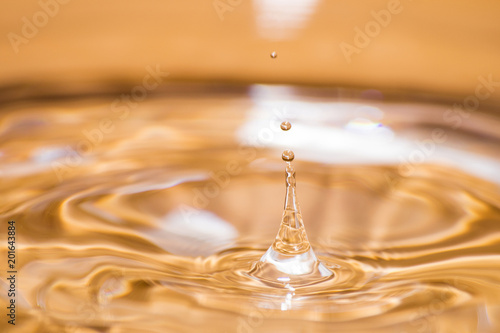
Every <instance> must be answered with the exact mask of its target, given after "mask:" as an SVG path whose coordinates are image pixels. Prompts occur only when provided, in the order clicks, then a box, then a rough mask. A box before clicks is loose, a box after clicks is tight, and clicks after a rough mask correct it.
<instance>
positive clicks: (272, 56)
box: [271, 51, 278, 59]
mask: <svg viewBox="0 0 500 333" xmlns="http://www.w3.org/2000/svg"><path fill="white" fill-rule="evenodd" d="M277 56H278V53H276V51H273V52H271V58H273V59H276V57H277Z"/></svg>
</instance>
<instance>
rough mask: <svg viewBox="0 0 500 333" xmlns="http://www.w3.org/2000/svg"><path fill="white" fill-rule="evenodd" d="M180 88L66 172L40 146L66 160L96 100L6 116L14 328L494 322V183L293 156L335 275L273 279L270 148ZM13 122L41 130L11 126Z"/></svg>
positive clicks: (5, 188)
mask: <svg viewBox="0 0 500 333" xmlns="http://www.w3.org/2000/svg"><path fill="white" fill-rule="evenodd" d="M185 103H186V101H182V102H179V103H178V104H176V102H175V100H174V101H170V104H169V105H173V106H176V107H177V109H176V110H177V111H172V112H171V113H164V112H162V110H163V109H162V104H161V103H160V102H151V104H149V105H147V107H145V110H144V113H142V114H141V119H142V123H141V126H140V127H137V126H136V123H134V122H133V121H130V122H127V121H125V122H124V123H122V124H121V125H118V124H117V128H116V131H115V132H113V133H112V135H110V136H109V137H107V138H106V139H105V140H103V142H102V143H101V144H100V145H98V146H95V147H94V149H93V150H92V152H89V153H86V154H83V155H82V156H80V157H81V159H80V160H79V162H78V163H77V162H76V161H73V162H74V164H72V166H70V167H68V169H57V168H56V170H59V171H60V172H63V173H62V174H58V173H57V172H56V171H55V170H54V168H53V166H54V163H53V162H57V163H61V164H64V163H66V162H67V161H66V159H67V158H68V156H66V155H65V154H66V153H65V152H66V151H67V150H66V145H68V146H70V147H76V146H77V144H78V140H80V139H81V137H80V136H79V134H78V133H80V132H81V131H80V132H79V130H81V129H83V128H89V127H91V126H92V124H93V123H94V122H95V121H98V120H99V117H100V113H98V112H96V113H95V114H94V113H92V112H87V111H88V110H87V109H85V108H82V109H81V110H80V109H75V110H73V113H72V115H71V117H69V116H68V115H65V113H64V112H62V111H58V110H44V111H46V112H47V113H48V114H50V115H51V119H52V120H53V121H51V122H43V123H40V122H36V121H34V120H32V121H31V122H27V121H26V118H29V117H30V116H33V114H36V112H34V111H33V110H31V111H29V110H27V111H24V112H20V113H16V114H14V113H10V114H8V115H5V116H4V118H3V123H2V127H0V129H1V132H0V135H1V136H2V138H3V139H5V140H3V141H2V143H1V144H0V151H1V152H2V154H3V155H2V156H3V164H2V167H3V168H2V173H3V176H2V177H3V178H2V182H1V183H0V189H1V190H2V193H4V194H5V195H4V198H3V200H2V201H0V216H1V218H2V220H16V221H17V223H18V225H19V226H21V227H20V228H19V244H20V247H19V251H20V260H21V261H20V264H19V267H18V271H19V296H18V298H17V301H18V304H19V313H20V318H19V320H20V322H22V325H23V328H22V331H23V332H109V333H115V332H162V333H164V332H193V331H200V332H218V333H219V332H331V331H339V332H344V331H352V332H455V331H454V330H453V329H452V328H457V327H459V328H460V329H462V328H463V330H458V331H456V332H476V331H477V332H494V331H495V329H496V328H498V327H500V323H499V322H498V318H500V302H499V300H500V264H499V263H500V190H499V188H498V186H497V185H496V184H493V183H489V182H487V181H485V180H481V179H479V178H477V177H472V176H470V175H468V174H466V173H464V172H462V171H458V170H457V169H456V168H452V167H444V166H437V165H431V164H428V165H422V166H419V167H418V168H416V169H415V172H414V173H413V174H412V175H411V177H403V176H401V175H400V174H399V172H398V168H397V166H380V165H357V166H341V165H331V164H327V163H313V162H301V161H300V160H299V161H296V160H294V164H295V166H296V168H297V169H298V170H299V171H298V172H299V179H298V183H297V187H298V190H299V196H300V203H301V208H302V216H303V218H304V221H305V225H306V228H307V234H308V239H309V242H310V245H311V248H313V249H314V251H315V255H316V256H317V258H318V259H319V261H320V262H321V263H322V264H323V265H324V266H325V268H326V269H328V270H329V271H330V272H332V274H331V275H327V276H323V277H321V278H317V279H314V280H311V281H307V283H295V282H294V281H288V280H287V279H281V280H280V279H275V280H273V281H272V283H270V281H268V280H267V281H266V279H265V278H264V277H263V276H262V275H259V274H256V273H255V271H256V269H258V267H257V266H256V265H257V263H258V262H259V259H260V258H262V256H263V255H264V253H265V252H266V250H267V249H268V247H269V245H270V244H271V243H272V241H273V240H274V239H275V235H276V231H277V229H278V227H279V223H280V217H281V214H282V204H283V202H282V200H283V196H284V186H283V170H282V165H281V164H278V163H274V162H273V161H274V160H273V159H274V158H275V157H276V156H278V158H279V154H278V155H276V152H275V151H271V150H267V149H264V148H259V147H254V146H251V145H246V146H245V145H243V146H242V145H241V144H240V143H237V142H235V141H234V133H233V132H234V129H235V128H237V127H239V126H240V125H241V124H242V123H243V122H244V117H243V115H234V113H233V109H232V108H230V110H225V111H224V109H223V108H222V109H217V108H216V109H214V110H213V112H211V113H210V117H212V118H210V119H209V120H208V121H211V122H213V124H214V126H217V125H218V126H220V131H215V130H213V129H210V126H206V125H200V126H199V127H196V126H197V125H196V123H193V121H192V120H191V119H196V117H195V115H196V114H197V113H196V112H194V111H193V113H189V109H190V107H191V106H192V104H193V103H194V104H196V103H199V105H197V108H202V107H205V105H206V104H207V103H208V104H209V102H207V101H189V103H191V104H189V103H188V104H189V105H188V106H185ZM181 111H182V112H181ZM221 119H225V120H224V121H222V120H221ZM23 121H24V122H23ZM23 126H24V127H30V128H31V127H34V128H36V132H37V133H36V136H35V133H34V134H33V137H32V138H30V137H23V138H22V139H21V137H20V136H19V134H18V133H19V132H16V131H11V130H9V129H10V128H20V127H23ZM294 126H295V125H294ZM297 127H300V126H297ZM34 131H35V129H34ZM75 133H76V134H75ZM25 135H27V136H29V135H30V134H25ZM35 137H37V138H38V139H36V140H35ZM60 142H67V144H66V143H65V144H60ZM167 143H168V144H167ZM17 151H19V152H22V153H16V152H17ZM278 162H279V161H278ZM64 165H66V164H64ZM61 170H63V171H61ZM230 171H231V173H232V174H231V173H230ZM6 175H7V176H6ZM59 176H61V177H59ZM2 286H3V287H5V283H4V282H2ZM2 297H3V296H2ZM4 300H5V299H4V298H2V302H4ZM2 304H4V303H2ZM1 325H3V326H1ZM0 327H1V328H2V331H3V329H4V328H5V323H4V322H2V323H1V324H0ZM6 329H10V328H6Z"/></svg>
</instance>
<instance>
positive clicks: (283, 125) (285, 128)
mask: <svg viewBox="0 0 500 333" xmlns="http://www.w3.org/2000/svg"><path fill="white" fill-rule="evenodd" d="M280 128H281V129H282V130H283V131H288V130H289V129H290V128H292V124H290V122H289V121H284V122H282V123H281V125H280Z"/></svg>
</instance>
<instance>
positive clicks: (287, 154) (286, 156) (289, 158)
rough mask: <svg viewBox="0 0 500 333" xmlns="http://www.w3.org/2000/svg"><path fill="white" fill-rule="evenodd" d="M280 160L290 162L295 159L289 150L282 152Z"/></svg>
mask: <svg viewBox="0 0 500 333" xmlns="http://www.w3.org/2000/svg"><path fill="white" fill-rule="evenodd" d="M281 158H282V159H283V161H285V162H291V161H293V159H294V158H295V154H294V153H293V151H291V150H290V149H287V150H285V151H284V152H283V154H281Z"/></svg>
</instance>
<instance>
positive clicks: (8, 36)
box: [0, 0, 500, 106]
mask: <svg viewBox="0 0 500 333" xmlns="http://www.w3.org/2000/svg"><path fill="white" fill-rule="evenodd" d="M3 6H4V7H3V10H2V11H1V13H0V31H1V34H2V35H3V38H1V39H0V50H1V53H0V84H1V85H2V86H3V87H8V86H12V85H18V84H23V83H27V82H31V83H34V82H43V83H46V84H49V83H60V82H64V83H71V84H78V85H80V86H81V85H84V84H93V83H95V82H103V81H106V80H112V81H117V80H118V81H120V80H125V81H127V80H135V81H138V80H141V79H142V78H143V76H144V71H145V67H146V66H155V65H159V66H161V68H162V70H163V71H165V72H169V73H170V75H169V79H168V81H170V82H173V81H193V80H194V81H203V82H208V83H214V82H219V83H220V82H238V83H253V82H257V83H293V84H304V85H328V86H340V87H363V88H376V89H379V90H382V91H412V92H414V93H419V94H422V93H423V94H426V96H428V97H431V96H440V97H452V98H454V97H457V98H459V99H460V98H463V97H464V96H467V95H469V94H471V92H473V91H474V89H475V87H476V86H477V84H478V76H481V75H482V76H487V75H492V77H493V80H495V81H500V61H499V60H498V59H499V57H498V56H499V54H500V42H499V41H500V20H499V19H498V17H499V14H500V2H498V1H495V0H482V1H474V2H472V1H451V0H444V1H431V0H419V1H412V0H400V1H396V0H374V1H357V0H355V1H349V2H346V1H326V0H323V1H322V0H293V1H292V0H288V1H285V0H209V1H159V0H143V1H127V2H124V1H116V0H115V1H105V2H102V1H94V0H88V1H81V0H71V1H69V0H59V1H58V0H40V1H35V0H25V1H22V2H15V1H8V2H5V3H4V4H3ZM272 51H276V52H277V53H278V58H277V59H276V60H278V59H279V61H271V59H270V57H269V54H270V53H271V52H272ZM73 87H74V88H75V87H76V86H73ZM65 88H66V89H67V88H68V86H65ZM499 100H500V89H497V90H496V91H495V92H494V94H493V95H492V96H491V97H490V98H489V99H488V100H487V101H486V102H485V103H484V104H483V106H484V105H487V104H494V103H496V102H497V101H499Z"/></svg>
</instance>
